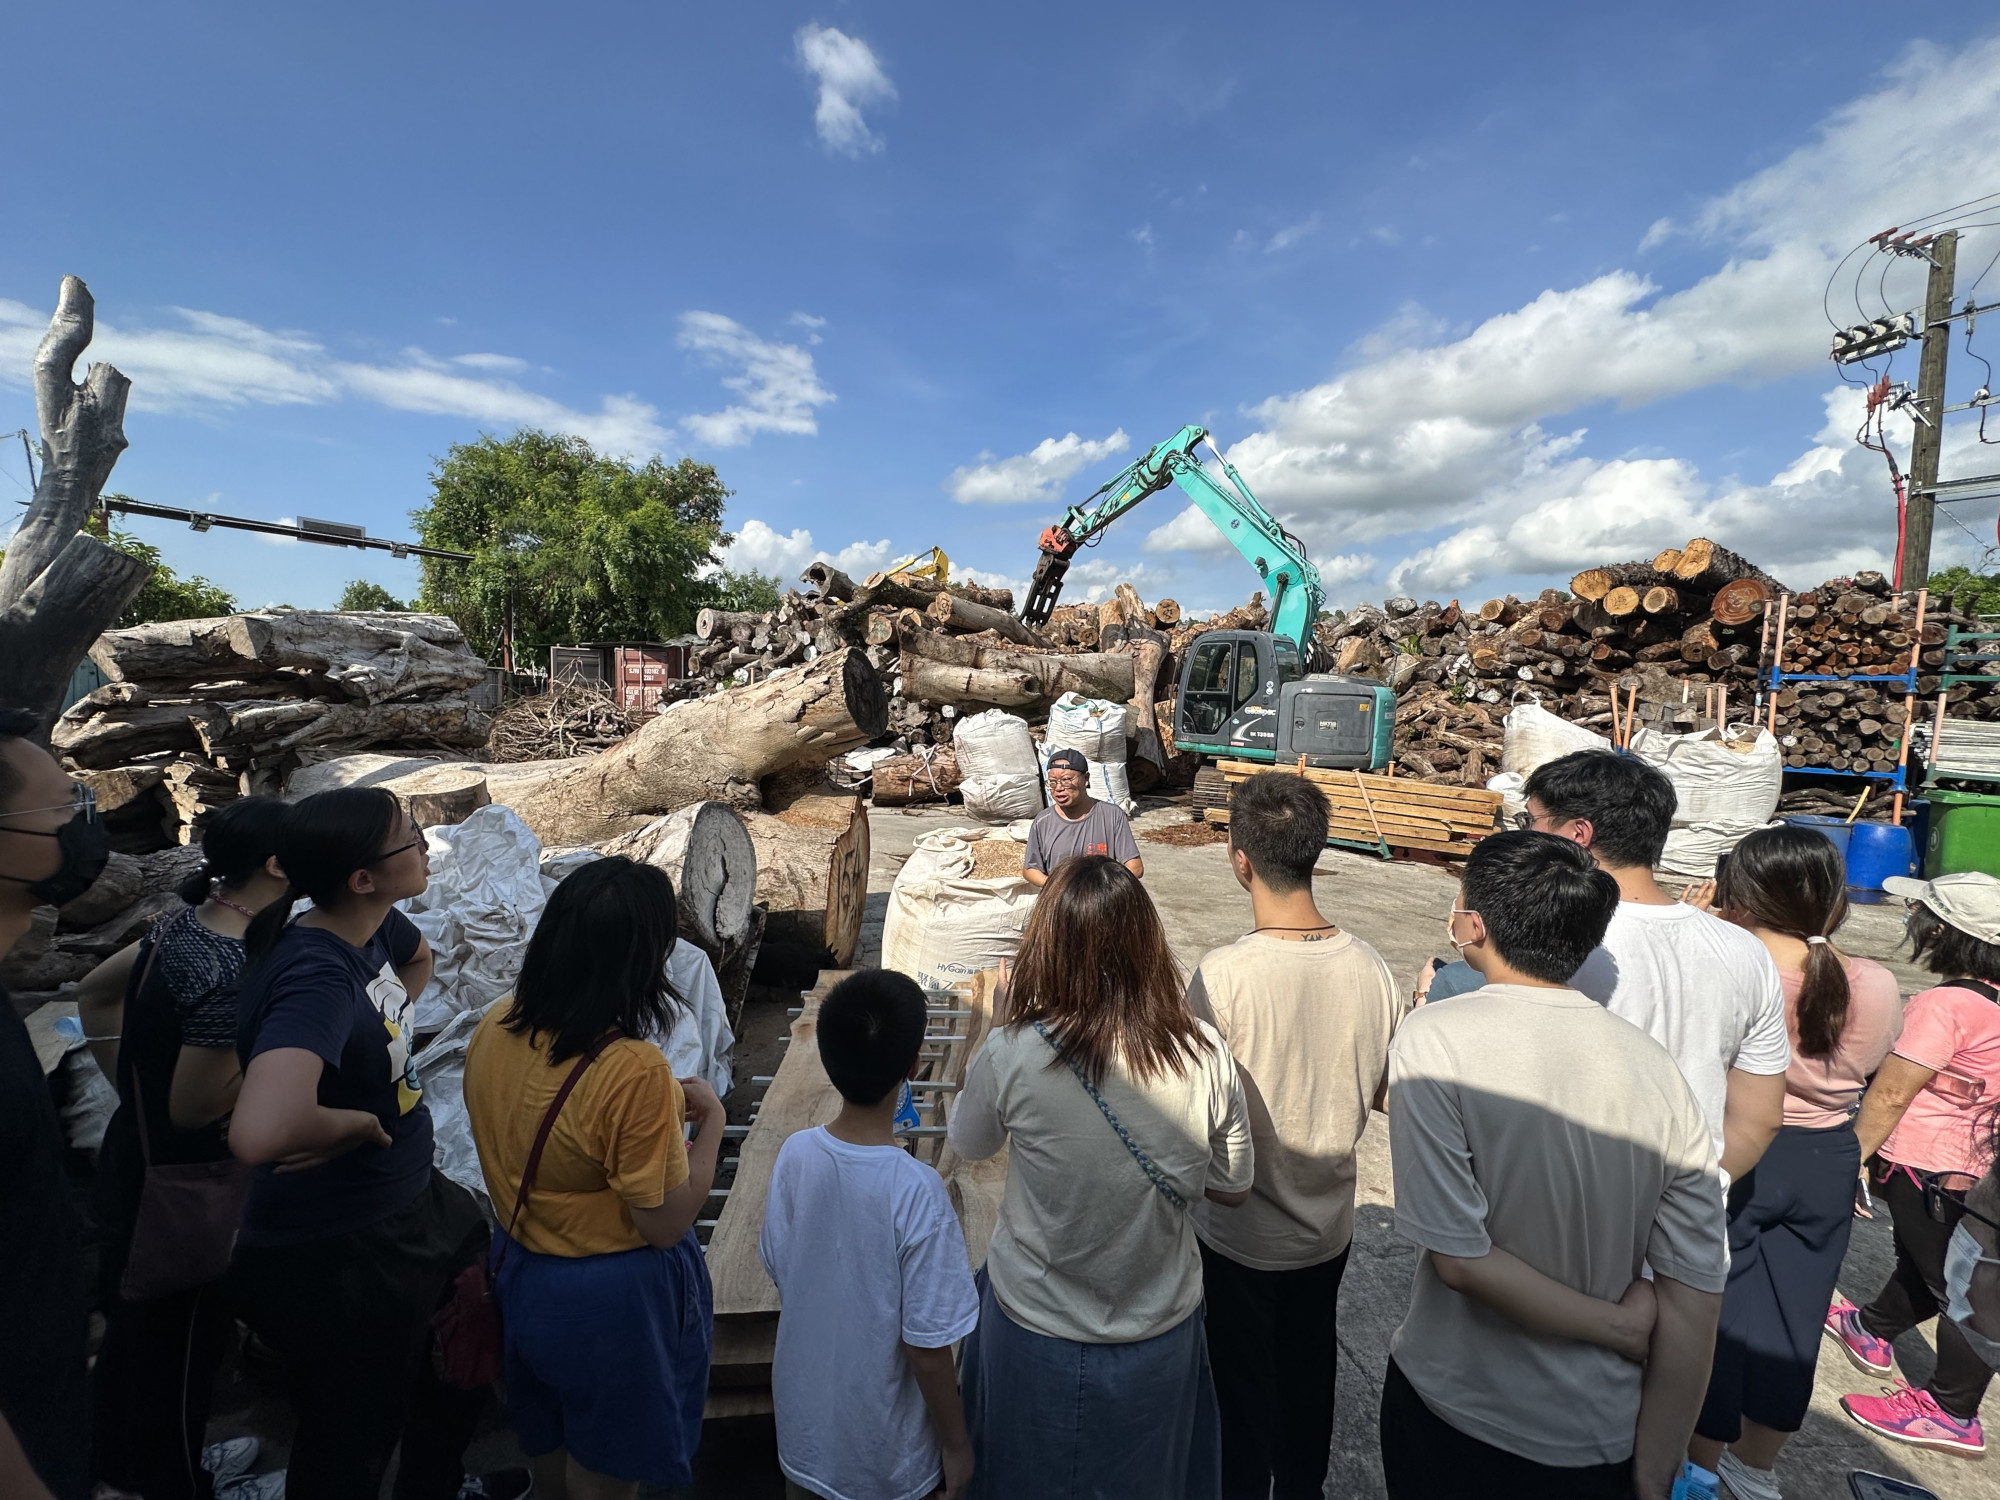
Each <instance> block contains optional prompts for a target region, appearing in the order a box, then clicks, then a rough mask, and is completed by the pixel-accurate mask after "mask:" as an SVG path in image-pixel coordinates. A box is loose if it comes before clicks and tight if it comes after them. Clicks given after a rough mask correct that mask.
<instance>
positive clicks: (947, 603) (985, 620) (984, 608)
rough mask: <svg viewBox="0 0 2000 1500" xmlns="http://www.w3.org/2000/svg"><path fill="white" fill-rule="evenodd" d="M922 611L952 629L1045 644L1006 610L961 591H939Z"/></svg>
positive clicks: (1046, 643)
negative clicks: (977, 600) (988, 632)
mask: <svg viewBox="0 0 2000 1500" xmlns="http://www.w3.org/2000/svg"><path fill="white" fill-rule="evenodd" d="M924 613H925V614H926V615H928V616H929V617H930V619H931V621H932V623H934V624H937V625H946V626H949V627H951V628H952V629H954V630H968V631H970V630H991V631H995V632H997V633H998V634H1000V635H1003V636H1005V637H1006V638H1007V639H1008V640H1010V641H1016V642H1018V643H1019V644H1021V645H1023V646H1046V645H1048V642H1047V641H1045V640H1043V639H1042V637H1041V636H1039V635H1037V634H1036V633H1035V632H1034V631H1032V630H1030V629H1029V628H1028V627H1027V626H1025V625H1023V624H1022V623H1021V622H1020V621H1019V620H1017V619H1015V618H1014V617H1013V616H1012V615H1010V614H1008V613H1007V612H1006V611H1005V610H1004V609H995V608H993V607H992V606H991V605H989V604H980V603H977V602H975V601H974V600H971V599H968V598H965V597H964V596H963V595H953V594H939V595H938V596H937V597H936V598H935V599H933V600H932V601H931V603H930V607H929V608H927V609H926V610H925V611H924Z"/></svg>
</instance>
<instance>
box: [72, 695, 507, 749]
mask: <svg viewBox="0 0 2000 1500" xmlns="http://www.w3.org/2000/svg"><path fill="white" fill-rule="evenodd" d="M65 717H67V715H65ZM189 719H190V722H191V723H192V724H193V726H194V732H195V735H196V737H197V738H198V739H199V740H200V741H201V747H202V750H203V751H204V752H205V753H206V754H208V755H209V756H211V757H214V756H220V755H226V754H227V753H228V752H229V751H230V750H231V749H233V748H237V747H242V746H253V745H254V746H258V747H268V748H269V749H271V750H273V751H280V750H293V749H297V748H298V747H299V746H301V745H336V744H342V743H348V744H355V745H392V744H396V743H398V742H402V741H417V742H428V743H432V744H438V745H450V746H466V747H473V746H478V745H483V744H485V743H486V736H487V732H488V730H489V728H490V727H491V724H492V719H491V718H490V716H488V715H487V714H486V712H485V711H484V710H482V709H480V708H477V707H475V706H474V705H473V702H472V700H471V699H470V698H465V697H456V698H429V699H423V700H420V701H417V702H412V703H373V704H371V703H345V702H328V701H326V700H324V699H320V698H306V699H284V698H280V699H275V700H273V699H264V698H258V699H253V700H251V701H250V702H248V703H199V704H193V705H191V706H190V709H189Z"/></svg>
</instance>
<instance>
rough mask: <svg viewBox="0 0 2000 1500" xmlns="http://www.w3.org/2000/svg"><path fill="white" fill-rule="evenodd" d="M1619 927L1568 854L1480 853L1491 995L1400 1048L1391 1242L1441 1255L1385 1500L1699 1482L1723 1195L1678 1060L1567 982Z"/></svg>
mask: <svg viewBox="0 0 2000 1500" xmlns="http://www.w3.org/2000/svg"><path fill="white" fill-rule="evenodd" d="M1617 904H1618V890H1617V887H1616V885H1615V883H1614V882H1613V880H1612V879H1611V877H1610V876H1609V875H1608V874H1606V873H1605V872H1604V871H1602V870H1599V869H1597V868H1596V867H1595V866H1594V865H1593V863H1592V862H1591V860H1590V857H1589V856H1588V855H1587V854H1586V853H1585V852H1584V851H1583V850H1582V849H1580V848H1579V847H1578V846H1577V845H1576V844H1575V843H1574V842H1572V841H1569V840H1566V839H1560V838H1553V837H1548V836H1546V835H1539V834H1533V833H1526V832H1510V833H1501V834H1495V835H1492V836H1491V837H1489V838H1487V839H1485V840H1483V841H1481V842H1480V843H1479V844H1478V845H1477V847H1476V848H1475V849H1474V850H1473V853H1472V855H1471V857H1470V858H1469V859H1468V860H1467V861H1466V867H1465V879H1464V884H1463V885H1462V887H1461V889H1460V893H1459V901H1458V903H1457V905H1456V906H1455V907H1454V909H1453V912H1452V915H1451V918H1450V929H1449V930H1450V933H1451V940H1452V942H1453V944H1454V946H1457V947H1459V948H1460V949H1461V951H1462V952H1463V953H1464V954H1465V956H1466V958H1467V960H1468V961H1469V962H1470V963H1471V964H1472V965H1473V967H1474V968H1475V969H1477V970H1479V972H1480V973H1481V974H1482V975H1483V976H1484V977H1485V979H1486V981H1487V982H1486V985H1485V986H1484V987H1483V988H1481V989H1479V990H1476V991H1473V992H1472V993H1470V994H1464V995H1459V996H1456V997H1454V998H1451V999H1447V1000H1441V1001H1436V1002H1433V1003H1432V1004H1429V1005H1426V1006H1424V1007H1423V1008H1421V1009H1420V1010H1417V1011H1415V1012H1413V1013H1412V1014H1411V1015H1410V1016H1409V1017H1408V1019H1406V1020H1405V1021H1404V1022H1403V1024H1402V1026H1401V1027H1400V1028H1399V1029H1398V1031H1397V1033H1396V1039H1395V1041H1394V1043H1393V1044H1392V1046H1391V1048H1390V1060H1389V1146H1390V1157H1391V1160H1392V1162H1393V1165H1394V1171H1395V1189H1396V1227H1397V1229H1398V1230H1399V1231H1400V1232H1401V1233H1402V1234H1403V1235H1404V1237H1405V1238H1407V1239H1410V1240H1412V1241H1414V1242H1415V1243H1416V1244H1417V1245H1418V1246H1419V1247H1420V1248H1421V1249H1422V1251H1423V1254H1422V1255H1420V1256H1419V1257H1418V1261H1417V1274H1416V1281H1415V1284H1414V1286H1413V1288H1412V1290H1411V1297H1410V1310H1409V1313H1408V1315H1407V1316H1406V1317H1405V1318H1404V1320H1403V1324H1402V1326H1401V1327H1400V1328H1399V1329H1397V1331H1396V1334H1395V1337H1394V1339H1393V1340H1392V1341H1391V1343H1390V1363H1389V1369H1388V1374H1387V1378H1386V1380H1385V1382H1384V1386H1383V1395H1382V1461H1383V1469H1384V1472H1385V1474H1386V1476H1387V1479H1388V1488H1389V1497H1390V1500H1428V1497H1431V1496H1440V1495H1468V1496H1477V1495H1517V1494H1519V1495H1528V1494H1535V1495H1541V1494H1558V1493H1559V1494H1562V1495H1565V1496H1577V1497H1595V1496H1600V1495H1601V1496H1603V1497H1605V1500H1629V1497H1631V1496H1633V1495H1635V1494H1636V1495H1638V1496H1639V1497H1641V1500H1668V1493H1669V1490H1670V1489H1671V1487H1672V1485H1673V1482H1674V1480H1675V1478H1676V1477H1678V1476H1679V1474H1680V1473H1681V1470H1682V1465H1683V1463H1684V1459H1685V1454H1686V1449H1687V1443H1688V1439H1689V1437H1690V1435H1691V1434H1692V1432H1693V1430H1694V1421H1695V1417H1696V1414H1697V1412H1698V1411H1699V1409H1700V1406H1701V1400H1702V1396H1703V1394H1704V1392H1705V1391H1706V1390H1707V1387H1708V1376H1709V1365H1710V1360H1711V1358H1712V1355H1713V1351H1714V1346H1715V1325H1716V1318H1717V1316H1718V1314H1719V1313H1720V1310H1721V1305H1722V1297H1721V1293H1722V1289H1723V1285H1724V1282H1725V1281H1726V1280H1727V1275H1728V1257H1727V1247H1726V1241H1725V1236H1724V1225H1723V1205H1722V1194H1721V1189H1720V1185H1719V1183H1718V1181H1717V1178H1716V1168H1715V1155H1714V1152H1713V1150H1712V1148H1711V1147H1710V1144H1709V1130H1708V1124H1707V1121H1706V1120H1705V1119H1704V1118H1703V1115H1702V1111H1701V1109H1700V1106H1699V1105H1698V1104H1697V1102H1696V1100H1695V1098H1694V1095H1693V1094H1692V1092H1691V1091H1690V1090H1689V1088H1688V1085H1687V1083H1686V1081H1685V1080H1684V1079H1683V1078H1682V1077H1681V1074H1680V1070H1679V1069H1678V1068H1677V1067H1676V1066H1675V1065H1674V1060H1673V1059H1672V1058H1671V1057H1670V1056H1669V1055H1668V1054H1667V1052H1666V1050H1665V1049H1664V1048H1663V1047H1661V1046H1660V1044H1659V1043H1658V1042H1656V1041H1654V1040H1653V1039H1652V1038H1651V1037H1649V1036H1647V1035H1646V1034H1645V1033H1644V1032H1642V1031H1640V1030H1639V1029H1638V1028H1637V1027H1636V1026H1634V1025H1632V1024H1631V1023H1630V1022H1628V1021H1626V1020H1624V1019H1622V1018H1620V1017H1619V1016H1617V1015H1614V1014H1613V1013H1611V1012H1610V1011H1608V1010H1607V1009H1605V1008H1604V1007H1603V1006H1601V1005H1599V1004H1597V1003H1596V1002H1595V1001H1593V1000H1591V999H1590V998H1589V997H1588V996H1586V995H1583V994H1581V993H1579V992H1578V991H1577V990H1575V989H1573V988H1570V987H1569V985H1568V984H1567V982H1566V981H1567V980H1568V979H1569V977H1570V976H1571V975H1572V974H1574V973H1575V971H1576V969H1577V967H1578V966H1579V965H1580V964H1581V963H1582V962H1583V960H1584V957H1585V955H1586V954H1588V953H1589V952H1590V951H1591V950H1592V949H1593V948H1595V947H1596V946H1597V943H1598V941H1599V939H1600V938H1601V937H1602V935H1603V932H1604V929H1605V927H1606V926H1607V925H1608V924H1609V922H1610V920H1611V916H1612V912H1613V911H1614V910H1615V908H1616V907H1617ZM1646 1264H1650V1266H1651V1269H1652V1272H1653V1280H1652V1281H1651V1282H1646V1281H1643V1280H1641V1279H1640V1269H1641V1266H1642V1265H1646Z"/></svg>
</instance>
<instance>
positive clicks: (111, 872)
mask: <svg viewBox="0 0 2000 1500" xmlns="http://www.w3.org/2000/svg"><path fill="white" fill-rule="evenodd" d="M200 868H201V851H200V850H199V849H191V848H183V847H181V846H179V845H175V846H174V847H172V848H167V849H156V850H154V851H152V852H151V853H148V854H142V855H139V856H137V857H134V856H132V855H130V854H120V853H114V854H113V855H112V856H111V859H110V862H109V863H107V864H106V865H105V867H104V873H103V874H101V875H99V876H98V877H97V880H96V882H95V883H94V884H93V885H92V886H91V888H90V889H89V890H87V891H85V892H84V893H83V894H82V895H81V896H78V897H77V898H76V899H75V900H74V901H72V902H70V903H69V905H67V906H64V907H60V908H58V907H53V906H42V907H37V908H36V909H35V915H34V922H33V924H32V925H31V926H30V927H29V929H28V931H27V933H26V934H25V935H24V936H23V937H22V938H21V940H20V941H19V942H18V943H16V944H15V945H14V947H13V948H12V950H11V951H9V952H8V953H7V955H6V957H5V959H4V960H0V984H4V985H5V986H6V987H7V990H8V992H9V993H10V994H11V995H12V996H13V997H14V999H15V1000H16V1001H19V1002H22V1003H24V1004H25V1003H26V1002H27V1001H29V1000H30V999H32V998H33V997H36V996H41V997H43V998H47V997H48V996H50V995H52V994H53V993H54V992H55V991H57V990H59V989H61V988H62V987H63V986H64V985H67V984H70V983H73V982H74V981H76V980H79V979H81V978H83V976H84V975H86V974H88V973H89V972H90V971H91V970H92V969H94V968H96V967H97V966H98V965H99V964H100V963H102V962H104V960H105V959H107V958H109V957H110V956H111V955H112V954H114V953H116V952H117V951H118V950H119V949H121V948H123V947H124V946H125V945H126V944H127V943H131V942H134V941H136V940H137V939H139V938H141V937H144V936H145V935H146V932H147V930H148V929H149V928H150V927H152V925H153V924H154V923H155V922H157V921H158V920H159V919H160V918H161V917H163V916H169V915H171V914H172V913H174V912H177V911H180V910H182V909H183V906H182V903H181V899H180V897H178V896H176V895H175V894H174V887H175V886H177V885H179V884H180V883H181V881H183V880H185V879H187V877H188V876H190V875H192V874H193V873H194V872H195V871H196V870H198V869H200Z"/></svg>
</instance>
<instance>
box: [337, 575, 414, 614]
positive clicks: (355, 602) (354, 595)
mask: <svg viewBox="0 0 2000 1500" xmlns="http://www.w3.org/2000/svg"><path fill="white" fill-rule="evenodd" d="M409 607H410V606H409V605H407V604H405V603H404V602H403V601H402V600H400V599H398V598H397V597H396V596H395V595H394V594H392V593H390V592H389V591H388V590H387V589H385V588H383V587H382V585H381V584H379V583H370V582H369V581H368V580H367V579H365V578H351V579H349V580H348V583H347V587H346V588H344V589H342V590H341V591H340V604H339V608H341V609H408V608H409Z"/></svg>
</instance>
